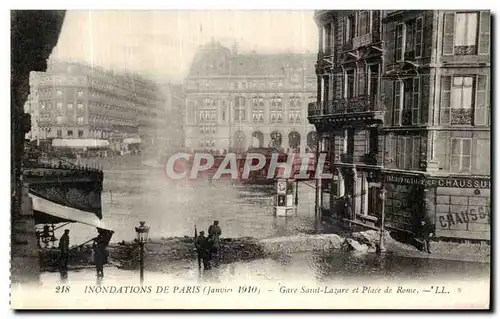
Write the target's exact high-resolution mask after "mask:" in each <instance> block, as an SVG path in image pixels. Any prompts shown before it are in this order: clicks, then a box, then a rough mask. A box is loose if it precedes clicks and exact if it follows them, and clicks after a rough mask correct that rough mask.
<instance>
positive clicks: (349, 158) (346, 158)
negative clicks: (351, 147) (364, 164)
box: [340, 153, 354, 164]
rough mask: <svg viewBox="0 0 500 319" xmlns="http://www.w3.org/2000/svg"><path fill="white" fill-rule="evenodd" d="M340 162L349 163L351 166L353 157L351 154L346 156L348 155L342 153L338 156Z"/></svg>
mask: <svg viewBox="0 0 500 319" xmlns="http://www.w3.org/2000/svg"><path fill="white" fill-rule="evenodd" d="M340 161H341V162H342V163H350V164H352V163H353V162H354V155H353V154H348V153H342V154H340Z"/></svg>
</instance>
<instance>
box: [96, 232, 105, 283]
mask: <svg viewBox="0 0 500 319" xmlns="http://www.w3.org/2000/svg"><path fill="white" fill-rule="evenodd" d="M93 249H94V263H95V268H96V271H97V277H98V278H103V277H104V264H105V263H106V257H107V256H106V241H105V239H104V234H103V232H102V231H101V230H99V235H98V236H97V237H96V238H95V239H94V244H93Z"/></svg>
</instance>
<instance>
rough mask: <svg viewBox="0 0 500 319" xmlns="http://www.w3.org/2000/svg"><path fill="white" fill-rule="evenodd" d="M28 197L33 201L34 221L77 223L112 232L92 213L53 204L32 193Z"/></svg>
mask: <svg viewBox="0 0 500 319" xmlns="http://www.w3.org/2000/svg"><path fill="white" fill-rule="evenodd" d="M29 196H30V197H31V198H32V200H33V211H34V212H35V220H37V219H40V220H43V221H44V223H49V222H52V223H62V222H77V223H81V224H85V225H89V226H93V227H96V228H100V229H105V230H110V231H112V229H110V228H108V227H106V225H105V224H104V223H103V222H102V221H101V220H100V219H99V218H98V217H97V216H96V215H95V214H94V213H91V212H86V211H83V210H79V209H76V208H72V207H68V206H64V205H60V204H57V203H54V202H52V201H50V200H48V199H45V198H42V197H40V196H37V195H35V194H33V193H32V192H30V193H29ZM49 220H50V221H49Z"/></svg>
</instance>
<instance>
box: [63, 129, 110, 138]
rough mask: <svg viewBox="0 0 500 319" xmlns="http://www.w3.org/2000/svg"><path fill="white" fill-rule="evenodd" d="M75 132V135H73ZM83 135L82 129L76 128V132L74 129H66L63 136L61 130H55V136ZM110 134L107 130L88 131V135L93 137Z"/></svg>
mask: <svg viewBox="0 0 500 319" xmlns="http://www.w3.org/2000/svg"><path fill="white" fill-rule="evenodd" d="M75 134H76V135H75ZM84 136H85V132H84V131H83V130H77V131H76V132H75V131H74V130H66V135H65V136H63V130H56V137H58V138H62V137H79V138H82V137H84ZM109 136H110V133H109V132H100V131H94V130H92V131H90V132H89V137H94V138H107V137H109Z"/></svg>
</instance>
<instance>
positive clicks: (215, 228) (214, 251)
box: [208, 220, 222, 261]
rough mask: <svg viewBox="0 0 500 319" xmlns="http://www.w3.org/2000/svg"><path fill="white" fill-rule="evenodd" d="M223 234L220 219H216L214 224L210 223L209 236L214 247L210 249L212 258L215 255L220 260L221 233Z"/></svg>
mask: <svg viewBox="0 0 500 319" xmlns="http://www.w3.org/2000/svg"><path fill="white" fill-rule="evenodd" d="M221 234H222V230H221V228H220V226H219V221H218V220H214V223H213V225H210V227H209V228H208V238H209V240H210V241H211V244H212V247H211V250H210V260H211V259H212V257H213V256H215V258H216V259H217V261H218V257H219V249H220V235H221Z"/></svg>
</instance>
